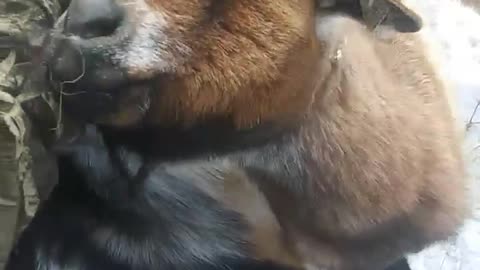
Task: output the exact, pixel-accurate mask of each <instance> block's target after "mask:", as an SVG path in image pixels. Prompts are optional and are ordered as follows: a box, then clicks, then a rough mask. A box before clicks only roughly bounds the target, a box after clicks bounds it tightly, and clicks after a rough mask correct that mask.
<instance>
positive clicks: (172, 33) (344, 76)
mask: <svg viewBox="0 0 480 270" xmlns="http://www.w3.org/2000/svg"><path fill="white" fill-rule="evenodd" d="M140 2H141V1H138V2H134V3H133V4H132V6H127V7H131V9H129V11H130V12H131V13H135V12H136V11H135V9H134V7H135V3H137V4H138V3H140ZM395 2H396V3H397V4H398V3H400V1H395ZM147 4H148V10H147V13H149V15H151V16H158V17H160V16H162V20H163V19H164V20H165V21H166V23H165V29H163V30H162V31H163V35H164V36H165V40H164V41H163V40H162V41H158V42H159V46H160V44H167V45H166V46H167V48H166V49H165V50H166V51H168V52H169V55H174V56H175V57H176V58H175V62H176V63H175V65H173V64H172V66H170V67H169V68H168V69H165V71H163V72H158V71H156V70H155V67H150V66H145V67H139V66H135V67H133V66H132V67H131V68H130V69H129V76H130V78H131V79H140V78H142V79H144V78H149V77H151V76H153V75H155V76H156V81H155V82H156V88H155V89H154V91H153V93H152V94H151V96H150V107H149V110H148V113H147V115H146V117H145V118H141V117H139V115H133V116H131V117H128V116H127V114H120V115H123V116H126V117H125V118H122V119H125V120H124V121H126V122H128V124H131V122H135V121H140V120H142V121H144V124H146V125H152V126H157V127H168V126H170V125H172V124H176V125H181V126H183V127H189V126H192V125H194V124H197V123H199V122H208V121H209V120H212V119H214V120H217V119H220V120H222V121H223V122H227V123H228V124H231V125H232V126H234V127H235V128H236V129H238V130H242V129H246V128H250V127H256V126H261V125H262V124H263V123H266V122H268V123H274V125H277V126H296V127H298V128H299V133H298V134H296V135H295V136H293V137H292V139H291V141H293V142H292V145H293V146H294V148H295V149H294V151H295V152H294V153H295V154H297V155H298V157H297V159H295V161H296V162H297V163H299V164H300V165H299V169H301V171H302V173H303V174H305V176H304V177H303V176H302V177H300V176H299V177H292V176H291V175H292V173H291V171H290V169H291V167H294V166H296V165H298V164H292V163H293V162H291V163H288V162H286V161H285V162H284V161H282V160H281V157H280V156H278V157H277V156H273V155H271V156H269V157H268V158H269V159H270V160H271V161H272V163H273V164H274V165H271V167H275V166H276V167H275V169H276V170H281V169H284V168H285V169H284V171H282V173H283V175H282V176H283V177H278V175H275V174H274V176H271V178H272V179H269V177H265V178H266V179H263V178H261V177H251V176H249V177H250V180H251V181H253V182H255V184H258V185H259V187H260V189H261V191H262V192H264V196H266V199H267V200H268V203H269V204H270V207H271V211H273V213H274V214H275V217H274V218H266V221H265V222H266V223H263V222H262V221H258V220H255V219H251V218H250V217H251V215H252V213H251V211H252V209H251V208H256V207H265V209H267V208H268V207H267V206H266V203H265V202H263V201H261V200H259V201H256V200H253V199H252V198H255V196H258V191H257V190H256V189H255V188H254V189H250V188H249V187H248V185H247V186H243V187H242V186H241V185H244V183H242V182H241V181H244V180H239V181H240V182H239V183H238V185H239V186H235V185H237V184H232V186H230V187H229V186H226V187H225V188H233V190H234V192H231V191H230V193H229V192H227V193H226V194H227V195H229V197H228V198H223V199H222V200H224V202H225V203H226V204H228V205H232V207H234V205H238V206H236V207H235V208H236V210H237V211H239V212H241V213H243V214H244V215H245V216H246V217H247V219H249V220H250V222H251V224H253V226H254V227H255V230H256V231H257V232H265V235H264V233H256V232H254V233H256V235H257V236H258V237H259V240H258V242H259V243H262V242H263V243H265V240H262V239H260V238H262V237H265V238H266V239H270V240H268V241H272V243H274V242H277V241H278V242H277V243H278V245H280V246H282V245H283V244H282V242H281V241H279V240H273V239H275V238H276V237H279V238H281V237H283V236H286V237H287V239H288V241H289V242H288V243H289V244H290V245H291V246H293V247H295V249H296V252H298V253H299V256H300V257H301V260H302V263H303V264H304V265H308V266H309V267H313V269H324V268H322V267H333V268H328V269H335V270H377V269H378V270H380V269H383V268H384V267H385V266H386V265H387V264H389V263H391V262H393V261H394V260H396V259H398V258H399V257H401V256H402V255H404V254H405V253H407V252H416V251H419V250H420V249H422V248H424V247H426V246H427V245H429V244H431V243H434V242H435V241H438V240H444V239H446V238H447V237H449V236H451V235H453V234H454V233H455V231H456V230H457V229H458V228H459V226H460V225H461V224H462V222H463V219H464V218H465V216H466V215H467V213H468V211H467V210H466V209H467V208H466V205H465V204H466V202H465V200H466V198H465V197H466V196H465V190H464V188H465V183H464V179H465V175H464V167H463V166H464V165H463V161H462V155H461V147H460V145H461V139H460V138H459V136H458V133H457V132H456V131H457V130H456V126H455V119H454V115H453V112H452V110H451V108H450V105H449V101H448V95H447V93H446V88H447V87H446V86H445V83H444V82H443V81H442V79H441V78H440V77H439V75H438V74H439V73H437V71H436V69H435V66H434V64H433V61H431V59H429V56H428V52H427V51H426V50H427V49H426V47H425V46H424V43H423V41H422V38H421V36H420V35H421V33H408V34H399V33H397V32H395V31H393V30H392V29H389V28H388V27H383V26H379V28H378V29H376V31H375V32H372V31H369V30H367V27H365V24H364V23H363V22H361V21H360V20H357V19H353V18H350V17H348V16H346V15H345V16H344V15H339V14H338V13H336V12H333V13H326V12H325V13H323V12H321V10H320V11H318V10H317V9H316V6H315V1H314V0H275V1H259V0H223V1H215V0H209V1H207V0H182V1H180V0H179V1H169V0H150V1H147ZM317 16H318V18H316V17H317ZM140 17H141V16H140V15H138V16H137V17H135V16H132V17H131V18H133V19H131V20H132V23H133V24H134V25H135V27H136V28H138V29H137V30H141V28H142V27H143V28H146V27H151V26H150V25H148V24H141V23H138V24H135V23H136V21H135V20H137V19H138V18H140ZM153 30H155V29H153ZM170 41H171V43H169V42H170ZM173 41H175V42H173ZM171 44H173V45H171ZM175 44H177V45H175ZM178 44H181V45H182V46H179V45H178ZM184 48H188V49H185V50H184ZM167 60H168V58H167ZM158 73H160V74H158ZM120 113H121V112H120ZM131 113H132V111H128V115H132V114H131ZM119 119H120V118H119V114H118V113H117V114H115V113H113V114H112V115H110V120H117V121H115V123H114V124H116V125H119V126H121V125H122V121H118V120H119ZM219 136H221V134H219ZM292 151H293V150H292ZM288 153H289V152H288ZM215 158H216V159H220V160H222V159H224V160H231V159H232V158H231V157H226V158H223V157H222V156H220V157H216V156H215ZM289 158H290V157H289ZM291 158H292V159H294V157H291ZM262 161H263V160H262ZM275 162H278V164H277V163H275ZM282 162H284V163H282ZM256 164H258V162H257V163H255V162H253V165H250V166H253V167H254V166H255V165H256ZM269 164H270V163H269ZM258 166H261V165H258ZM245 167H246V170H247V169H249V168H247V167H248V166H245ZM258 169H259V170H263V171H264V172H265V174H267V175H268V173H267V172H268V170H269V169H270V168H267V166H265V167H263V168H258ZM232 173H233V174H234V175H236V172H235V170H234V171H233V172H232ZM239 177H240V178H239V179H244V177H245V176H243V174H242V176H239ZM233 179H235V178H233ZM237 188H238V191H239V193H238V194H236V192H235V189H237ZM209 190H210V192H213V194H216V196H218V194H219V192H218V190H217V191H215V187H212V186H210V187H208V188H206V191H209ZM212 190H213V191H212ZM230 195H232V196H231V197H230ZM262 196H263V195H262ZM250 200H252V201H250ZM265 211H266V213H267V215H269V214H268V212H269V211H270V210H265ZM277 221H278V223H279V225H280V226H281V228H282V230H280V231H277V228H278V225H277V224H276V222H277ZM265 224H268V226H267V227H269V226H271V229H272V232H270V233H271V234H270V236H266V235H268V234H267V232H268V230H265V226H264V225H265ZM256 226H257V227H256ZM283 234H285V235H283ZM285 252H286V253H285ZM258 253H259V254H267V255H262V256H265V257H275V256H279V257H278V258H284V256H283V255H279V254H287V253H288V251H285V250H280V251H278V250H277V251H272V250H269V248H268V245H263V248H260V249H259V252H258ZM294 253H295V252H294ZM272 254H276V255H272ZM291 256H292V258H294V257H295V256H294V255H291ZM286 261H290V262H295V261H296V260H295V259H288V260H286Z"/></svg>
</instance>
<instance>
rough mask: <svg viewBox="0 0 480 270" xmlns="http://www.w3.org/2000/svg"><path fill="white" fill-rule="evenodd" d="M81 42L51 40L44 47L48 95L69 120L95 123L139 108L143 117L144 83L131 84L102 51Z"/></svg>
mask: <svg viewBox="0 0 480 270" xmlns="http://www.w3.org/2000/svg"><path fill="white" fill-rule="evenodd" d="M85 44H86V45H90V44H88V43H86V42H85V41H84V40H78V39H75V38H72V37H66V36H63V35H59V36H53V35H52V36H51V37H49V40H48V41H46V42H45V45H44V56H43V57H44V60H43V62H44V66H45V67H46V74H45V76H46V77H47V81H48V82H49V85H50V87H49V89H50V91H53V92H54V96H56V98H57V100H58V102H59V105H60V106H61V109H62V110H63V111H65V112H66V114H68V116H69V117H70V118H73V119H76V120H80V121H82V122H89V123H94V122H97V121H98V120H99V119H101V118H103V117H105V116H108V115H115V114H116V113H119V112H124V111H126V110H131V108H132V107H138V108H139V109H138V110H139V111H141V113H145V111H146V108H145V104H148V102H146V101H145V100H147V99H148V95H149V87H148V82H147V81H138V80H132V79H131V78H129V76H128V72H127V70H126V69H124V68H122V67H120V65H119V64H118V63H115V62H114V61H112V60H111V58H109V57H108V54H106V53H105V52H104V51H101V50H97V49H95V47H93V48H92V47H91V46H85Z"/></svg>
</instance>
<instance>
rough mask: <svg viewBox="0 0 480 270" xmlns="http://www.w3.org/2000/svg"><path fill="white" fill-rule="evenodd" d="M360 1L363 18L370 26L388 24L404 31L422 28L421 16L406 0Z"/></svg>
mask: <svg viewBox="0 0 480 270" xmlns="http://www.w3.org/2000/svg"><path fill="white" fill-rule="evenodd" d="M342 1H345V0H342ZM357 1H358V0H357ZM359 1H360V7H361V9H362V15H363V19H364V20H365V23H366V24H367V26H368V27H370V28H375V27H377V26H379V25H388V26H392V27H393V28H394V29H395V30H397V31H399V32H403V33H407V32H417V31H419V30H420V29H421V28H422V24H423V23H422V19H421V17H420V16H419V15H418V14H417V13H416V12H415V11H414V10H412V9H411V8H409V7H408V6H407V4H406V3H405V1H406V0H359Z"/></svg>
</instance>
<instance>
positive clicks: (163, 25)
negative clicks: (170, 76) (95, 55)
mask: <svg viewBox="0 0 480 270" xmlns="http://www.w3.org/2000/svg"><path fill="white" fill-rule="evenodd" d="M126 5H127V9H128V10H129V13H130V14H132V16H134V17H135V18H134V19H133V22H132V23H134V24H135V32H134V33H133V36H132V40H131V41H130V42H129V44H128V46H127V48H126V49H125V55H117V56H116V58H117V59H116V60H119V62H120V63H123V64H124V65H125V66H126V67H127V68H128V69H129V70H136V71H140V72H165V71H169V70H172V69H174V68H175V67H176V66H177V65H178V63H179V62H180V59H176V56H178V55H179V54H180V55H187V54H188V52H189V48H188V47H187V46H186V45H184V44H181V43H180V42H179V41H178V40H176V39H175V38H174V37H170V36H168V35H167V34H165V32H166V30H167V29H168V28H169V27H171V25H170V24H169V18H168V15H167V14H166V13H164V12H162V11H161V10H152V8H151V7H150V6H149V5H148V4H147V3H145V1H144V0H139V1H131V2H129V3H127V4H126Z"/></svg>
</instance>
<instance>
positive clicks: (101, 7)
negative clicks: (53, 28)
mask: <svg viewBox="0 0 480 270" xmlns="http://www.w3.org/2000/svg"><path fill="white" fill-rule="evenodd" d="M67 12H68V13H67V17H66V20H65V32H67V33H69V34H74V35H78V36H80V37H82V38H95V37H102V36H109V35H112V34H113V33H114V32H115V30H116V29H117V28H118V27H119V26H120V24H121V23H122V21H123V18H124V10H123V9H122V7H121V6H119V5H118V4H116V2H115V0H73V1H72V2H71V3H70V6H69V8H68V11H67Z"/></svg>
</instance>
